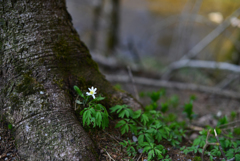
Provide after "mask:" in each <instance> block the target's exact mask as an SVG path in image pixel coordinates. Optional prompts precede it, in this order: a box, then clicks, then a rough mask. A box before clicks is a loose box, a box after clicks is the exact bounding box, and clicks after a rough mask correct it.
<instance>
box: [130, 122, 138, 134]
mask: <svg viewBox="0 0 240 161" xmlns="http://www.w3.org/2000/svg"><path fill="white" fill-rule="evenodd" d="M129 127H130V130H131V132H133V133H134V134H135V135H137V127H136V126H135V125H133V124H129Z"/></svg>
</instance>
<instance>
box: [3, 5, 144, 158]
mask: <svg viewBox="0 0 240 161" xmlns="http://www.w3.org/2000/svg"><path fill="white" fill-rule="evenodd" d="M0 16H1V17H0V33H1V36H0V51H1V52H0V54H1V55H0V65H1V72H0V82H2V86H1V87H0V89H1V102H2V106H1V107H2V110H3V111H4V114H5V116H6V119H7V121H9V122H10V123H11V124H12V125H13V127H14V129H15V131H16V136H15V139H16V144H17V148H18V150H19V153H20V155H21V157H22V158H23V159H24V160H31V161H34V160H97V155H98V154H97V149H96V148H95V147H94V144H93V142H92V141H91V140H90V138H89V136H88V135H87V134H86V133H85V132H84V130H83V128H82V127H81V125H80V123H79V122H78V121H77V118H76V116H75V112H74V110H73V102H74V99H75V97H76V95H75V92H74V91H73V90H72V89H73V86H74V85H77V86H79V87H80V88H81V89H82V90H84V89H87V87H90V86H94V87H97V88H98V93H101V94H103V95H104V96H105V97H106V98H107V99H106V101H105V105H106V106H107V107H110V106H112V105H114V104H116V103H125V104H129V105H130V106H132V107H133V108H140V105H139V104H138V103H137V102H136V101H135V99H133V98H132V97H130V96H129V95H128V94H126V93H122V92H118V91H116V90H115V89H114V88H113V87H112V86H111V85H110V83H109V82H107V81H106V80H105V78H104V76H103V75H102V74H101V73H100V72H99V70H98V66H97V64H96V63H95V62H94V61H93V60H92V59H91V56H90V54H89V52H88V49H87V48H86V46H85V45H84V44H83V43H82V42H81V40H80V39H79V36H78V34H77V32H76V31H75V29H74V28H73V25H72V22H71V17H70V15H69V14H68V12H67V10H66V4H65V0H40V1H39V0H0ZM0 85H1V83H0Z"/></svg>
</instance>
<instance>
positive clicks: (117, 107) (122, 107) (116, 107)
mask: <svg viewBox="0 0 240 161" xmlns="http://www.w3.org/2000/svg"><path fill="white" fill-rule="evenodd" d="M124 108H127V105H116V106H114V107H111V108H110V110H111V113H113V112H116V111H117V113H119V112H120V111H121V110H122V109H124Z"/></svg>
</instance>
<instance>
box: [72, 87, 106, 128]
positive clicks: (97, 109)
mask: <svg viewBox="0 0 240 161" xmlns="http://www.w3.org/2000/svg"><path fill="white" fill-rule="evenodd" d="M88 89H89V92H86V94H87V95H88V96H92V97H93V100H89V99H88V97H86V96H84V94H83V93H82V91H81V90H80V89H79V88H78V87H77V86H74V90H75V91H76V92H77V94H78V96H77V98H76V100H75V110H76V109H77V107H76V106H77V104H79V105H81V112H80V115H81V116H82V120H83V125H85V124H86V125H87V126H93V128H95V127H96V126H98V127H99V128H102V129H105V128H106V127H108V124H109V119H108V112H107V109H106V108H105V107H104V106H103V105H102V104H100V103H98V102H99V101H101V100H104V99H105V97H102V96H101V95H99V96H96V97H95V94H97V93H96V90H97V88H94V87H92V88H88ZM79 96H80V97H82V98H81V101H80V100H78V98H79Z"/></svg>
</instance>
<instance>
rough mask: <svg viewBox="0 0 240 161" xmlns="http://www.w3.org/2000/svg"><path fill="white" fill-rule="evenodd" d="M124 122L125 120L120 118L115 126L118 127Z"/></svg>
mask: <svg viewBox="0 0 240 161" xmlns="http://www.w3.org/2000/svg"><path fill="white" fill-rule="evenodd" d="M125 124H126V121H125V120H120V121H118V123H117V124H116V126H115V128H118V127H120V126H123V125H125Z"/></svg>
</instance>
